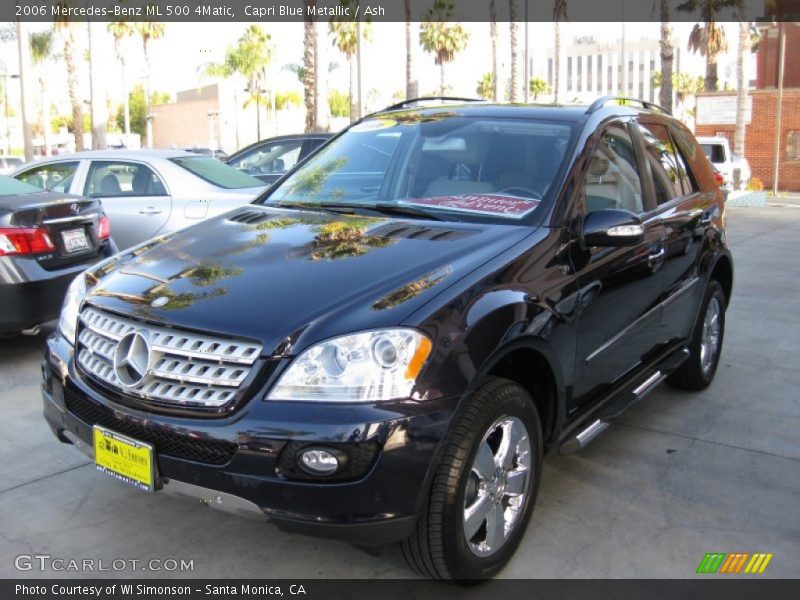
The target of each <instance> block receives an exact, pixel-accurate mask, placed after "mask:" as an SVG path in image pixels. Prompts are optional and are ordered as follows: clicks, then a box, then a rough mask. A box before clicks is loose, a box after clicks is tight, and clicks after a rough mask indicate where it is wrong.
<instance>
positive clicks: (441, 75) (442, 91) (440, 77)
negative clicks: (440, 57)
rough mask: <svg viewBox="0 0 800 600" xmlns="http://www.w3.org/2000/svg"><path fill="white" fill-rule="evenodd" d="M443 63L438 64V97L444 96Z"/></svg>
mask: <svg viewBox="0 0 800 600" xmlns="http://www.w3.org/2000/svg"><path fill="white" fill-rule="evenodd" d="M444 64H445V63H444V61H442V62H440V63H439V95H440V96H444Z"/></svg>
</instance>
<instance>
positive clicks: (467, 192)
mask: <svg viewBox="0 0 800 600" xmlns="http://www.w3.org/2000/svg"><path fill="white" fill-rule="evenodd" d="M571 135H572V126H571V124H569V123H561V122H549V121H538V122H537V121H536V120H534V119H526V120H518V119H508V118H472V117H462V116H459V115H457V114H456V113H451V112H447V113H445V112H442V113H431V114H424V113H417V112H414V111H408V112H403V113H394V114H386V115H385V116H380V117H375V118H372V119H367V120H365V121H362V122H360V123H359V124H357V125H355V126H354V127H352V128H351V129H349V130H348V131H346V132H345V133H344V134H343V135H341V136H339V137H337V138H336V139H335V140H333V141H332V142H330V143H328V144H327V145H326V146H325V147H324V148H322V149H321V150H320V151H318V152H317V153H316V154H315V155H314V156H313V157H311V159H310V160H309V161H308V162H306V163H305V164H304V165H303V166H302V167H300V168H299V169H298V170H297V171H295V172H294V173H292V175H291V176H289V178H288V179H286V180H285V181H284V182H283V183H282V184H281V185H280V186H279V187H278V188H276V189H275V190H274V191H273V192H272V193H271V194H270V196H269V198H268V200H266V201H267V202H273V201H280V202H287V201H288V202H306V203H315V204H317V203H321V204H326V203H329V204H333V203H339V204H342V203H358V204H361V205H364V206H369V205H374V204H376V203H386V202H391V203H397V204H404V205H415V206H420V207H424V208H425V210H429V211H431V212H437V213H438V212H439V211H441V213H442V214H441V216H443V217H444V216H445V214H449V215H451V216H452V217H453V218H473V217H474V218H476V219H479V220H491V219H493V218H497V219H502V220H509V219H511V220H514V219H517V220H518V219H522V218H523V217H525V216H526V215H528V214H530V213H532V211H533V210H535V209H536V207H537V206H538V205H539V204H540V203H541V202H542V200H544V199H547V198H548V197H549V196H548V194H552V193H554V187H555V186H554V185H553V183H554V181H555V178H556V176H557V174H558V172H559V169H560V167H561V165H562V162H563V158H564V156H565V154H566V151H567V147H568V145H569V143H570V140H571Z"/></svg>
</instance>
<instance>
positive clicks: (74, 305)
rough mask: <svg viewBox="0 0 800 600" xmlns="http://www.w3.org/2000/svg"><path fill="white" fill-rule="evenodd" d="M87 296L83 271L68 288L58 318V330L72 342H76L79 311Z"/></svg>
mask: <svg viewBox="0 0 800 600" xmlns="http://www.w3.org/2000/svg"><path fill="white" fill-rule="evenodd" d="M85 297H86V276H85V275H84V274H83V273H81V274H80V275H78V276H77V277H76V278H75V279H74V281H73V282H72V283H70V284H69V287H68V288H67V296H66V297H65V298H64V306H62V307H61V316H60V317H59V319H58V331H60V332H61V335H63V336H64V337H65V338H66V340H67V341H68V342H69V343H70V344H74V343H75V328H76V327H77V324H78V311H79V310H80V308H81V302H83V299H84V298H85Z"/></svg>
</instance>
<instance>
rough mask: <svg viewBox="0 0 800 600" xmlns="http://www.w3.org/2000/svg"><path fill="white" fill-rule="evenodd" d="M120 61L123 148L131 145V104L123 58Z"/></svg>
mask: <svg viewBox="0 0 800 600" xmlns="http://www.w3.org/2000/svg"><path fill="white" fill-rule="evenodd" d="M121 63H122V110H123V116H122V118H123V120H124V121H125V148H130V147H131V105H130V98H129V97H128V96H129V94H128V73H127V67H126V65H125V60H124V59H123V60H122V61H121Z"/></svg>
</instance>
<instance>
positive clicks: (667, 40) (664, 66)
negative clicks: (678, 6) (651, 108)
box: [658, 0, 674, 112]
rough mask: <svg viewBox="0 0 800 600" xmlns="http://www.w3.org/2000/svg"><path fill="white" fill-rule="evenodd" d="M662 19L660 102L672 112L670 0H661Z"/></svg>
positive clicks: (672, 53) (672, 54)
mask: <svg viewBox="0 0 800 600" xmlns="http://www.w3.org/2000/svg"><path fill="white" fill-rule="evenodd" d="M659 12H660V17H661V40H660V42H659V45H660V46H661V82H662V84H661V90H660V91H659V95H658V102H659V104H660V105H661V106H663V107H664V108H666V109H667V110H668V111H669V112H672V60H673V56H674V52H673V48H672V25H671V24H670V14H669V12H670V11H669V0H659Z"/></svg>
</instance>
